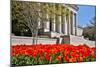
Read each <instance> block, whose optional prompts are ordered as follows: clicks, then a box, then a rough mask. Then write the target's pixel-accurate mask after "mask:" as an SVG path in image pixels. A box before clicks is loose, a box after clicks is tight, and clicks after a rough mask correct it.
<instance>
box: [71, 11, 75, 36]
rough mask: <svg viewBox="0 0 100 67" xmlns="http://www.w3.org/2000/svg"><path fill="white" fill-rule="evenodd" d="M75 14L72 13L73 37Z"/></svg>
mask: <svg viewBox="0 0 100 67" xmlns="http://www.w3.org/2000/svg"><path fill="white" fill-rule="evenodd" d="M74 14H75V13H74V12H72V17H73V18H72V20H73V21H72V28H73V29H72V30H73V35H75V15H74Z"/></svg>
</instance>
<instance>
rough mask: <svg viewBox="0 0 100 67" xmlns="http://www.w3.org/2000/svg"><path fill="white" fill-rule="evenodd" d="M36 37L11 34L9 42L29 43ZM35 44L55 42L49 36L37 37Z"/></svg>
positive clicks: (13, 43) (14, 43)
mask: <svg viewBox="0 0 100 67" xmlns="http://www.w3.org/2000/svg"><path fill="white" fill-rule="evenodd" d="M35 39H36V38H32V37H22V36H11V44H12V45H16V44H27V45H31V44H32V43H33V40H34V41H35ZM37 44H56V39H50V38H38V42H37Z"/></svg>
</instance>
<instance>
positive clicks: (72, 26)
mask: <svg viewBox="0 0 100 67" xmlns="http://www.w3.org/2000/svg"><path fill="white" fill-rule="evenodd" d="M53 6H55V5H53ZM62 6H63V7H62V8H63V10H64V11H66V13H67V14H65V15H63V14H62V15H56V14H52V17H53V19H51V18H50V15H49V14H46V13H45V16H46V18H48V19H49V20H48V21H46V22H42V23H41V21H40V22H39V27H40V28H39V33H40V34H44V35H49V36H50V37H60V36H63V35H75V36H81V35H82V29H80V28H78V27H77V25H78V24H77V22H76V15H77V11H78V6H76V5H66V4H62ZM55 7H56V6H55ZM58 9H59V7H58ZM61 13H63V12H61Z"/></svg>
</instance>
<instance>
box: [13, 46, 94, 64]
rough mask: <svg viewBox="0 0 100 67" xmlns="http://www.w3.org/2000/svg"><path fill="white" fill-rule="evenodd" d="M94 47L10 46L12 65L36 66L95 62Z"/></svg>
mask: <svg viewBox="0 0 100 67" xmlns="http://www.w3.org/2000/svg"><path fill="white" fill-rule="evenodd" d="M95 49H96V48H95V47H92V48H90V47H88V46H86V45H79V46H73V45H69V44H53V45H51V44H47V45H42V44H38V45H16V46H12V61H11V62H12V64H13V65H37V64H54V63H69V62H70V63H72V62H88V61H95V60H96V55H95V51H96V50H95Z"/></svg>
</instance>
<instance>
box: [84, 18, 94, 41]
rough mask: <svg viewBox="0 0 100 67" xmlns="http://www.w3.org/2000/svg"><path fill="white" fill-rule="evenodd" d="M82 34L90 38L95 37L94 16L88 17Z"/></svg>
mask: <svg viewBox="0 0 100 67" xmlns="http://www.w3.org/2000/svg"><path fill="white" fill-rule="evenodd" d="M83 35H84V37H88V38H89V39H90V40H95V39H96V17H93V18H92V19H90V23H89V24H88V25H87V26H86V27H85V28H84V29H83Z"/></svg>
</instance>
